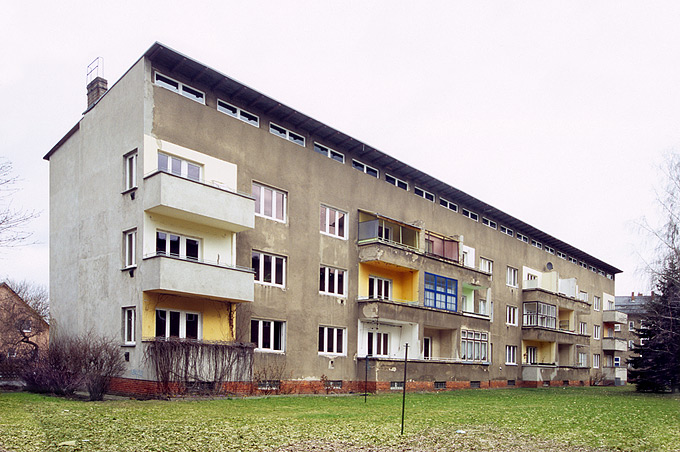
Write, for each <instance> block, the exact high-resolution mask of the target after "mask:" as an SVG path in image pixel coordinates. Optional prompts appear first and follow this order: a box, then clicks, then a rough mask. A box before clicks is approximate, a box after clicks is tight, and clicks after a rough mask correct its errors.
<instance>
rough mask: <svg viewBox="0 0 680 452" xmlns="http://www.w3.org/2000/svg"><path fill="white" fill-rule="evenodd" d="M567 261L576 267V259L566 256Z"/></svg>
mask: <svg viewBox="0 0 680 452" xmlns="http://www.w3.org/2000/svg"><path fill="white" fill-rule="evenodd" d="M567 260H568V261H569V262H571V263H572V264H576V265H578V259H576V258H575V257H571V256H567Z"/></svg>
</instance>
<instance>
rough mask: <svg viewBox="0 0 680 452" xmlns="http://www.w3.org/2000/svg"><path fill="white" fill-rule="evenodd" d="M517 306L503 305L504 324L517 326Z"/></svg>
mask: <svg viewBox="0 0 680 452" xmlns="http://www.w3.org/2000/svg"><path fill="white" fill-rule="evenodd" d="M517 313H518V310H517V306H509V305H508V306H506V307H505V324H506V325H512V326H517V325H518V323H517Z"/></svg>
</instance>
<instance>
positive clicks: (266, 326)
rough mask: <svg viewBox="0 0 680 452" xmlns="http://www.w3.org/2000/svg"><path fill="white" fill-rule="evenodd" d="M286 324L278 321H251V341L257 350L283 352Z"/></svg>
mask: <svg viewBox="0 0 680 452" xmlns="http://www.w3.org/2000/svg"><path fill="white" fill-rule="evenodd" d="M285 333H286V322H280V321H276V320H255V319H253V320H251V321H250V341H251V342H253V343H255V348H256V350H260V351H268V352H282V351H284V346H285Z"/></svg>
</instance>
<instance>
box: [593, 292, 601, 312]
mask: <svg viewBox="0 0 680 452" xmlns="http://www.w3.org/2000/svg"><path fill="white" fill-rule="evenodd" d="M593 309H594V310H595V311H601V310H602V298H600V297H598V296H597V295H593Z"/></svg>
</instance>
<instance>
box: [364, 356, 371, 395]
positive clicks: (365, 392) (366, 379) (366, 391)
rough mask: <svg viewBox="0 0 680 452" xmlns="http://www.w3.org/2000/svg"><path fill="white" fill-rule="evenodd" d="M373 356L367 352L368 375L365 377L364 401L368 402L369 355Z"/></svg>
mask: <svg viewBox="0 0 680 452" xmlns="http://www.w3.org/2000/svg"><path fill="white" fill-rule="evenodd" d="M369 356H371V355H369V354H368V353H367V354H366V376H365V377H364V403H366V397H367V396H368V357H369Z"/></svg>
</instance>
